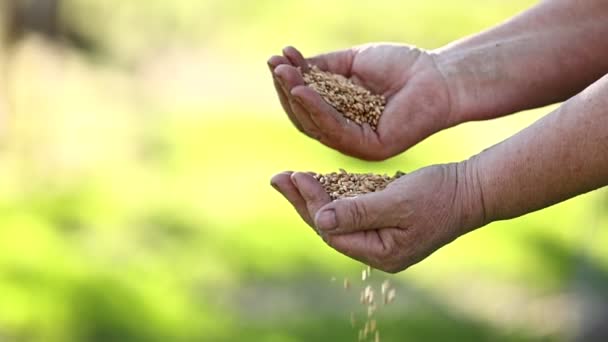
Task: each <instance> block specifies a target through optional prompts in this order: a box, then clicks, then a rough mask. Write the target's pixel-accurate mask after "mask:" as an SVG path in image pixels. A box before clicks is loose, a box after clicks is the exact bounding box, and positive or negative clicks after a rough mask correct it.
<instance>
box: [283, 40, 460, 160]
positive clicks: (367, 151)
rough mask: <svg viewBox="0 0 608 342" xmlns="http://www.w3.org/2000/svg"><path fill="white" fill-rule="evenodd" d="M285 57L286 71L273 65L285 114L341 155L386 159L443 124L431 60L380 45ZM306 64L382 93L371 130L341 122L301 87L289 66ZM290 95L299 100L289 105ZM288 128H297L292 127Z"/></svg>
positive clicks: (442, 91)
mask: <svg viewBox="0 0 608 342" xmlns="http://www.w3.org/2000/svg"><path fill="white" fill-rule="evenodd" d="M296 52H297V51H296ZM292 54H293V52H292ZM298 54H299V53H298ZM286 55H287V56H289V51H286ZM291 57H292V58H290V62H291V65H290V66H285V67H283V66H282V67H278V66H277V67H276V71H275V74H277V76H278V78H279V79H280V80H281V79H282V83H283V85H284V86H285V87H286V88H287V90H288V91H286V92H285V93H284V94H287V97H288V100H289V101H288V103H291V107H290V108H286V111H288V114H289V111H290V110H291V114H292V115H290V116H291V117H292V121H298V119H299V121H301V122H300V123H303V124H302V125H301V126H304V127H300V128H301V130H302V131H304V133H306V134H308V135H310V136H313V137H315V138H317V139H318V140H319V141H321V142H322V143H324V144H325V145H328V146H330V147H332V148H335V149H337V150H339V151H341V152H343V153H346V154H349V155H353V156H356V157H360V158H364V159H373V160H378V159H386V158H388V157H391V156H393V155H396V154H398V153H400V152H402V151H404V150H406V149H407V148H409V147H411V146H413V145H415V144H416V143H418V142H419V141H421V140H422V139H424V138H426V137H427V136H429V135H431V134H433V133H434V132H437V131H439V130H441V129H443V128H446V127H447V126H448V125H449V118H448V117H449V110H450V104H449V96H448V92H447V89H446V86H445V83H444V81H443V78H442V76H441V74H440V73H439V71H438V70H437V68H436V67H435V64H434V62H433V58H432V57H431V56H430V55H429V54H428V53H427V52H425V51H422V50H419V49H416V48H411V47H407V46H400V45H388V44H382V45H368V46H364V47H360V48H355V49H351V50H345V51H340V52H335V53H330V54H327V55H322V56H319V57H314V58H311V59H309V60H308V61H306V62H304V61H303V60H300V61H298V58H297V57H294V56H291ZM306 63H311V64H316V65H318V66H319V67H320V68H321V69H324V70H328V71H331V72H334V73H339V74H343V75H345V76H347V77H350V78H351V79H352V80H353V81H354V82H355V83H358V84H361V85H363V86H364V87H366V88H368V89H370V90H371V91H372V92H374V93H378V94H383V95H384V96H385V97H386V98H387V105H386V107H385V110H384V113H383V115H382V117H381V119H380V122H379V125H378V129H377V131H373V130H371V128H370V127H368V126H367V127H366V125H364V126H363V127H360V126H357V125H356V124H354V123H352V122H347V121H345V120H341V119H342V118H341V116H340V115H339V114H338V113H337V112H336V111H335V110H334V109H333V108H331V107H329V105H327V104H326V103H324V102H323V101H321V100H320V97H319V96H318V95H317V94H316V93H314V92H313V91H312V90H310V89H307V87H304V86H303V82H302V81H301V80H300V79H298V76H299V74H298V72H297V69H295V67H294V66H303V64H306ZM290 67H291V69H290ZM300 76H301V75H300ZM300 78H301V77H300ZM278 90H279V89H278ZM292 96H294V97H297V98H298V99H297V100H299V101H293V100H292V99H291V98H290V97H292ZM283 102H285V101H283ZM284 107H285V103H284ZM298 107H299V108H298ZM306 114H308V115H309V117H310V118H311V119H308V117H307V116H306ZM332 118H333V120H332ZM294 124H296V126H297V125H298V122H294Z"/></svg>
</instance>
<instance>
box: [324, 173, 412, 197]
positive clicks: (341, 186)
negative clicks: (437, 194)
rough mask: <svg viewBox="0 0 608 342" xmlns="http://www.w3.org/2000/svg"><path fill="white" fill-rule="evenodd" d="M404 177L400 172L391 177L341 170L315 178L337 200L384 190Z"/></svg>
mask: <svg viewBox="0 0 608 342" xmlns="http://www.w3.org/2000/svg"><path fill="white" fill-rule="evenodd" d="M403 175H404V173H403V172H400V171H398V172H397V173H396V174H395V175H394V176H392V177H390V176H388V175H387V174H384V175H378V174H373V173H348V172H346V171H344V170H343V169H340V172H332V173H327V174H316V175H315V176H314V177H315V179H316V180H318V181H319V183H321V185H322V186H323V188H324V189H325V191H326V192H327V193H328V194H329V197H331V199H332V200H336V199H340V198H347V197H355V196H358V195H363V194H367V193H370V192H375V191H380V190H383V189H384V188H386V186H387V185H388V184H389V183H390V182H392V181H394V180H395V179H397V178H399V177H401V176H403Z"/></svg>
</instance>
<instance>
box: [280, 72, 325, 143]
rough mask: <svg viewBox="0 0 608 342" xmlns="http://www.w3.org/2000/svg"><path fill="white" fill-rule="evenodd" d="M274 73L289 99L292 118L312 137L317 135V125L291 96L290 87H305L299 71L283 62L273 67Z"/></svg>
mask: <svg viewBox="0 0 608 342" xmlns="http://www.w3.org/2000/svg"><path fill="white" fill-rule="evenodd" d="M274 73H275V76H276V77H277V79H278V81H279V84H281V87H282V89H283V91H284V92H285V95H286V96H287V99H288V100H289V104H290V106H291V109H292V114H293V116H294V119H295V120H296V121H298V122H299V123H300V125H301V126H302V127H303V128H304V130H305V131H306V133H307V134H309V135H310V136H313V137H318V136H319V132H320V130H319V127H317V125H316V124H315V123H314V122H313V121H312V119H311V118H310V114H309V113H308V112H307V111H306V109H305V108H304V107H303V106H302V105H301V104H299V103H296V101H295V99H294V98H293V96H291V89H292V88H293V87H297V86H303V87H306V85H305V84H304V79H302V75H301V74H300V72H299V71H298V70H297V69H296V68H295V67H293V66H291V65H284V64H283V65H279V66H278V67H277V68H276V69H275V71H274ZM296 107H297V108H296Z"/></svg>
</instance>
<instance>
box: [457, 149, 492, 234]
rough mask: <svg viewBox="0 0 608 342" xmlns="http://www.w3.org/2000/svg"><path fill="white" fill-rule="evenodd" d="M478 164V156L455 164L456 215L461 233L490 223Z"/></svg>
mask: <svg viewBox="0 0 608 342" xmlns="http://www.w3.org/2000/svg"><path fill="white" fill-rule="evenodd" d="M479 162H480V159H479V158H478V156H473V157H471V158H470V159H467V160H464V161H461V162H459V163H457V164H456V169H457V172H456V175H457V176H456V177H457V181H456V182H457V183H456V184H457V185H456V194H457V196H458V199H459V201H460V203H461V205H460V206H459V208H458V210H459V213H458V215H459V217H460V227H461V228H462V229H463V233H467V232H469V231H472V230H475V229H477V228H480V227H483V226H485V225H486V224H488V223H490V222H491V221H492V219H491V214H490V213H489V212H488V203H487V200H488V199H487V198H486V197H485V196H484V189H483V183H482V179H481V174H480V172H481V170H480V167H479Z"/></svg>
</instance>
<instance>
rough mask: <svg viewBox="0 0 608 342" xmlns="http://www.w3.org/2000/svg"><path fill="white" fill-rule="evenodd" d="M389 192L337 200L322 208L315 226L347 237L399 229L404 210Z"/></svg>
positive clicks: (316, 216)
mask: <svg viewBox="0 0 608 342" xmlns="http://www.w3.org/2000/svg"><path fill="white" fill-rule="evenodd" d="M393 199H397V200H398V197H397V198H395V196H394V195H393V194H392V193H391V192H390V191H388V190H384V191H380V192H375V193H369V194H365V195H361V196H357V197H354V198H346V199H341V200H336V201H333V202H331V203H328V204H327V205H325V206H323V207H321V208H320V209H319V211H318V212H317V214H316V215H315V226H316V227H317V228H318V229H319V230H321V231H323V232H326V233H332V234H345V233H353V232H357V231H365V230H372V229H379V228H391V227H397V226H398V225H399V222H400V217H401V216H402V210H403V209H404V208H401V209H400V208H399V205H398V203H396V202H395V201H394V200H393Z"/></svg>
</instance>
